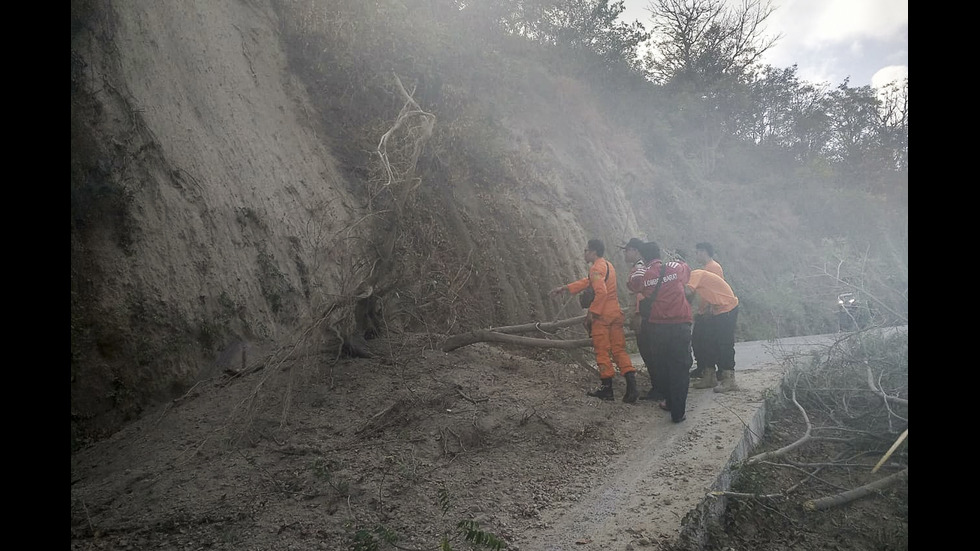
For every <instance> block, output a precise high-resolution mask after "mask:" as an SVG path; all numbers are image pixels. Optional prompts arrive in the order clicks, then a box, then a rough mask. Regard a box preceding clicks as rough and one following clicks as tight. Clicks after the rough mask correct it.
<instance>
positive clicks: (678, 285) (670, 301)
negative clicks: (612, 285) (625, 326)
mask: <svg viewBox="0 0 980 551" xmlns="http://www.w3.org/2000/svg"><path fill="white" fill-rule="evenodd" d="M660 266H661V261H660V259H656V260H654V261H652V262H648V263H647V264H645V265H644V266H643V267H640V268H635V269H634V270H632V271H631V272H630V277H629V282H627V284H626V285H627V287H629V290H630V291H631V292H633V293H637V294H638V296H637V298H638V299H640V301H643V299H646V298H648V297H649V296H650V295H652V294H653V290H654V289H656V287H657V280H658V279H659V276H660ZM690 278H691V267H690V266H688V265H687V264H686V263H684V262H674V261H668V262H667V263H666V266H665V267H664V272H663V279H664V282H663V283H662V284H661V285H660V290H659V291H657V297H656V299H655V300H654V302H653V306H651V308H650V316H649V317H648V318H647V321H649V322H650V323H691V322H692V321H693V320H694V316H693V315H692V313H691V304H690V303H689V302H688V301H687V296H686V295H685V293H684V287H685V286H686V285H687V282H688V281H689V280H690Z"/></svg>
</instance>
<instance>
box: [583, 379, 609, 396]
mask: <svg viewBox="0 0 980 551" xmlns="http://www.w3.org/2000/svg"><path fill="white" fill-rule="evenodd" d="M587 394H588V395H589V396H592V397H593V398H601V399H603V400H614V399H615V398H613V389H612V377H610V378H608V379H603V380H602V386H600V387H599V388H597V389H595V390H593V391H591V392H588V393H587Z"/></svg>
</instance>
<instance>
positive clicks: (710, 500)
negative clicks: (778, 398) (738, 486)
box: [677, 400, 769, 551]
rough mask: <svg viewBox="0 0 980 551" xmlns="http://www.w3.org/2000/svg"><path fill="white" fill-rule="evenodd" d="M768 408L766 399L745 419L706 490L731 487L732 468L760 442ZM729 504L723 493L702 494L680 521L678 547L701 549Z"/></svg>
mask: <svg viewBox="0 0 980 551" xmlns="http://www.w3.org/2000/svg"><path fill="white" fill-rule="evenodd" d="M768 411H769V400H765V401H763V402H762V405H761V406H760V407H759V409H758V410H756V412H755V415H753V416H752V418H751V419H750V420H749V422H748V426H746V427H745V430H744V432H743V433H742V438H741V439H740V440H739V442H738V443H737V444H736V445H735V449H734V450H733V451H732V454H731V456H729V458H728V461H727V462H726V463H725V465H724V466H723V467H722V469H721V472H720V473H719V474H718V477H717V478H716V479H715V481H714V483H713V484H712V485H711V487H710V489H709V490H708V491H709V492H727V491H729V490H731V487H732V481H733V480H734V479H735V476H736V473H734V472H733V471H734V469H735V467H736V466H737V465H738V464H740V463H741V462H743V461H745V459H747V458H748V457H749V456H750V454H751V453H752V450H753V449H755V447H756V446H757V445H758V444H759V442H760V441H762V437H763V435H764V434H765V430H766V416H767V414H768ZM727 506H728V498H726V497H724V496H720V497H713V496H710V495H705V496H704V498H703V499H702V500H701V502H700V503H699V504H698V505H697V506H696V507H695V508H694V509H692V510H691V511H690V512H688V513H687V514H686V515H684V519H683V520H681V525H682V528H681V532H680V535H679V536H678V537H677V548H678V549H690V550H692V551H693V550H701V549H704V547H705V545H707V543H708V527H709V526H710V525H711V524H714V523H717V522H719V521H720V520H721V518H722V516H723V515H724V514H725V509H726V507H727Z"/></svg>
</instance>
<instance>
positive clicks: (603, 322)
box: [565, 257, 636, 379]
mask: <svg viewBox="0 0 980 551" xmlns="http://www.w3.org/2000/svg"><path fill="white" fill-rule="evenodd" d="M607 270H608V277H606V276H607ZM590 285H591V286H592V289H593V290H594V291H595V300H593V301H592V305H591V306H589V312H591V313H592V318H593V319H592V346H593V348H595V360H596V363H597V364H599V377H601V378H603V379H610V378H612V377H613V375H615V374H616V371H615V370H614V369H613V366H612V363H613V362H616V366H617V367H619V373H620V374H621V375H626V374H627V373H630V372H632V371H636V369H634V368H633V362H631V361H630V355H629V354H628V353H627V352H626V334H625V333H623V311H622V310H620V308H619V296H618V295H617V294H616V269H615V268H613V265H612V263H611V262H609V261H608V260H606V259H605V258H602V257H599V258H598V259H596V261H595V262H593V263H592V267H591V268H590V269H589V276H588V277H584V278H582V279H580V280H578V281H573V282H571V283H569V284H568V285H566V286H565V287H566V288H567V289H568V292H569V293H571V294H573V295H574V294H578V293H580V292H582V291H584V290H585V288H586V287H588V286H590ZM610 359H611V361H610Z"/></svg>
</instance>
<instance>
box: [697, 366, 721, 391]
mask: <svg viewBox="0 0 980 551" xmlns="http://www.w3.org/2000/svg"><path fill="white" fill-rule="evenodd" d="M717 385H718V380H717V379H716V378H715V368H713V367H705V368H704V376H703V377H701V378H700V379H698V382H696V383H694V384H693V385H691V386H693V387H694V388H715V386H717Z"/></svg>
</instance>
